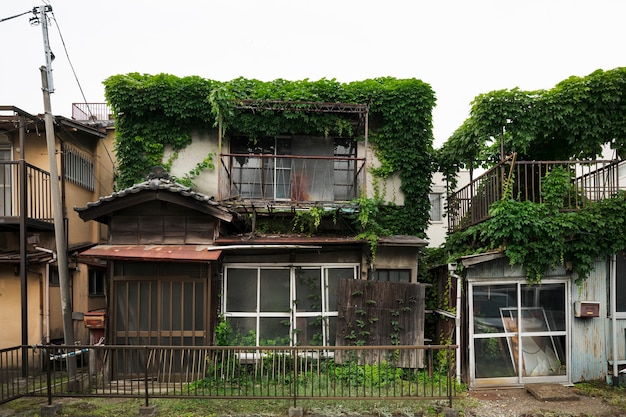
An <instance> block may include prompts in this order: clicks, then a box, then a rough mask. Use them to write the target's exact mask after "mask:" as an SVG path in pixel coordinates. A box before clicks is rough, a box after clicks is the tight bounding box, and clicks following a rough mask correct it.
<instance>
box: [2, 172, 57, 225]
mask: <svg viewBox="0 0 626 417" xmlns="http://www.w3.org/2000/svg"><path fill="white" fill-rule="evenodd" d="M22 202H24V203H25V205H24V207H23V208H22V205H23V204H22ZM22 214H25V216H26V218H27V219H29V220H38V221H42V222H46V223H52V222H53V217H52V196H51V193H50V173H49V172H46V171H43V170H41V169H39V168H37V167H35V166H33V165H30V164H28V163H25V162H24V161H0V217H4V218H5V219H4V221H3V222H4V223H11V222H12V221H11V220H10V219H11V218H12V219H13V222H15V223H16V222H18V221H19V218H20V216H22Z"/></svg>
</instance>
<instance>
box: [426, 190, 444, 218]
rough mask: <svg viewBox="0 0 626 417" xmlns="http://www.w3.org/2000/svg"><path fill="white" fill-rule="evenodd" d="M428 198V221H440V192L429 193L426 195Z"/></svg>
mask: <svg viewBox="0 0 626 417" xmlns="http://www.w3.org/2000/svg"><path fill="white" fill-rule="evenodd" d="M428 198H429V199H430V221H431V222H440V221H442V216H441V193H430V194H429V195H428Z"/></svg>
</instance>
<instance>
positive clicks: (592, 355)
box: [571, 260, 624, 383]
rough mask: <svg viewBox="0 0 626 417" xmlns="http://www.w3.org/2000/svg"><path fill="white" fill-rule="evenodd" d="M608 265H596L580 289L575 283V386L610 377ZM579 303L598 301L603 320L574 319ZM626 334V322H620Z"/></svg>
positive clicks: (573, 288)
mask: <svg viewBox="0 0 626 417" xmlns="http://www.w3.org/2000/svg"><path fill="white" fill-rule="evenodd" d="M608 277H609V276H608V269H607V262H606V261H600V260H598V261H596V266H595V268H594V270H593V271H592V272H591V274H590V275H589V277H588V278H587V279H586V280H585V282H584V283H582V284H581V285H580V286H578V285H576V284H574V283H573V281H574V279H575V278H576V277H575V276H574V277H573V278H572V287H571V288H572V306H571V316H572V321H571V322H572V324H571V328H572V331H571V334H572V336H571V341H572V365H571V366H572V369H571V372H572V382H574V383H575V382H582V381H589V380H594V379H603V378H605V377H606V375H607V370H608V359H609V357H610V356H611V352H612V339H611V320H610V319H609V318H608V317H609V311H608V309H609V305H608V302H607V301H608V295H609V278H608ZM576 301H599V302H600V317H597V318H596V317H593V318H592V317H589V318H579V317H574V303H575V302H576ZM618 324H621V325H622V329H621V330H620V332H618V334H622V335H623V334H624V330H623V326H624V321H623V320H622V321H618ZM619 339H620V344H621V347H620V351H621V352H623V351H624V340H623V338H619Z"/></svg>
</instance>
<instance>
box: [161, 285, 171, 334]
mask: <svg viewBox="0 0 626 417" xmlns="http://www.w3.org/2000/svg"><path fill="white" fill-rule="evenodd" d="M171 284H172V283H171V282H163V283H162V284H161V329H162V330H171V314H172V311H171V310H172V309H171V300H172V299H171V288H170V287H171Z"/></svg>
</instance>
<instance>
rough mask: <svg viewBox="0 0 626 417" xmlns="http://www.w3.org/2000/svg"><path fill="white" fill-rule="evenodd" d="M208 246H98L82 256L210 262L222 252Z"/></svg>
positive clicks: (133, 259) (216, 258)
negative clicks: (210, 249)
mask: <svg viewBox="0 0 626 417" xmlns="http://www.w3.org/2000/svg"><path fill="white" fill-rule="evenodd" d="M207 248H208V246H207V245H98V246H94V247H93V248H91V249H87V250H86V251H84V252H82V253H81V254H80V256H89V257H94V258H102V259H120V260H131V261H170V262H183V261H184V262H209V261H216V260H218V259H219V257H220V255H221V254H222V251H216V250H212V251H209V250H207Z"/></svg>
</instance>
